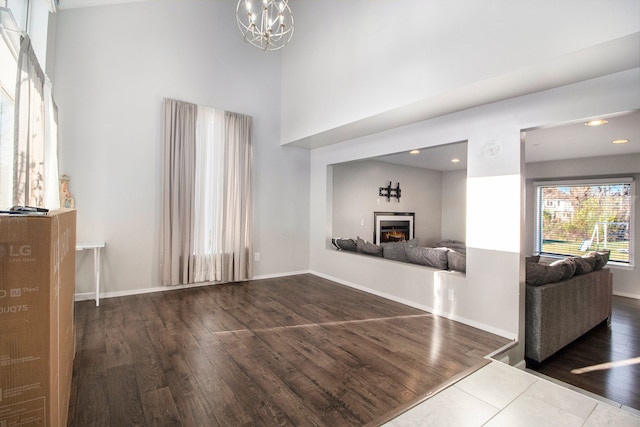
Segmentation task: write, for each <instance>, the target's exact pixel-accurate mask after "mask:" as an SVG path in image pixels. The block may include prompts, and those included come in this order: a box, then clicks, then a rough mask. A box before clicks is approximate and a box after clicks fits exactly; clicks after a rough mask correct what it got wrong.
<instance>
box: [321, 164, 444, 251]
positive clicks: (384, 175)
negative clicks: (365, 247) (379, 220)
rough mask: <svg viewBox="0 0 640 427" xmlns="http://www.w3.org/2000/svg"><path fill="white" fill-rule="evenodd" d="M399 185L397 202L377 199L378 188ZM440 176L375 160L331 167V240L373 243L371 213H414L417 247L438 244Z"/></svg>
mask: <svg viewBox="0 0 640 427" xmlns="http://www.w3.org/2000/svg"><path fill="white" fill-rule="evenodd" d="M389 181H391V182H392V186H393V187H395V186H396V184H397V183H398V182H400V189H401V197H400V200H399V201H398V200H397V199H395V198H391V199H390V201H387V198H386V197H381V196H379V195H378V194H379V188H380V187H386V186H387V185H388V184H389ZM441 201H442V173H441V172H439V171H434V170H427V169H421V168H415V167H410V166H401V165H397V164H393V163H385V162H381V161H377V160H365V161H360V162H350V163H341V164H337V165H334V166H333V222H332V226H333V232H332V233H333V236H334V237H347V238H356V236H360V237H361V238H363V239H365V240H368V241H373V230H374V223H373V212H376V211H378V212H415V219H414V220H415V229H414V230H415V237H416V238H418V239H420V245H421V246H433V245H434V244H435V243H436V242H437V241H438V240H440V230H441V222H442V218H441V215H442V203H441Z"/></svg>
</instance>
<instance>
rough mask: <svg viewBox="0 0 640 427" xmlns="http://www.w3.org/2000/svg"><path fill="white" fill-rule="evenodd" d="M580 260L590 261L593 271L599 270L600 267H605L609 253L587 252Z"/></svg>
mask: <svg viewBox="0 0 640 427" xmlns="http://www.w3.org/2000/svg"><path fill="white" fill-rule="evenodd" d="M582 258H585V259H592V260H593V261H592V262H593V263H594V265H593V270H594V271H595V270H601V269H602V267H604V266H605V265H607V262H609V251H606V252H605V251H593V252H589V253H588V254H586V255H583V256H582Z"/></svg>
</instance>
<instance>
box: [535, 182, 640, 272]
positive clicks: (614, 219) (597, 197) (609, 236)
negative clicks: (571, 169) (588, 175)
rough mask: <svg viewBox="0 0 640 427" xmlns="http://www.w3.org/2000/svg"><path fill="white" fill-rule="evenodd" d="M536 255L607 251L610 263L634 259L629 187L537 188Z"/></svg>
mask: <svg viewBox="0 0 640 427" xmlns="http://www.w3.org/2000/svg"><path fill="white" fill-rule="evenodd" d="M535 187H536V190H537V210H536V211H537V224H536V225H537V229H536V233H537V235H536V242H537V248H536V249H537V251H538V252H539V253H541V254H548V255H578V256H580V255H583V254H585V253H587V252H590V251H594V250H609V251H610V258H609V259H610V261H613V262H619V263H626V264H629V263H630V262H629V260H632V259H633V256H632V254H631V252H632V250H633V248H632V245H631V242H632V239H631V237H632V231H633V230H632V225H633V218H632V217H633V212H632V202H633V193H634V188H633V181H632V180H631V179H617V180H609V181H602V182H593V181H591V182H564V183H557V182H556V183H542V182H541V183H536V184H535Z"/></svg>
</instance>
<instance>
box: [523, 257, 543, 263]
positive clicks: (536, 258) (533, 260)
mask: <svg viewBox="0 0 640 427" xmlns="http://www.w3.org/2000/svg"><path fill="white" fill-rule="evenodd" d="M524 260H525V261H526V262H539V261H540V255H529V256H528V257H525V258H524Z"/></svg>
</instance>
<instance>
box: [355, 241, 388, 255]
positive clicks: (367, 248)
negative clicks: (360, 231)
mask: <svg viewBox="0 0 640 427" xmlns="http://www.w3.org/2000/svg"><path fill="white" fill-rule="evenodd" d="M356 251H357V252H359V253H362V254H367V255H373V256H379V257H381V256H382V247H381V246H378V245H374V244H373V243H369V242H367V241H366V240H363V239H361V238H360V236H358V238H357V239H356Z"/></svg>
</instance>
